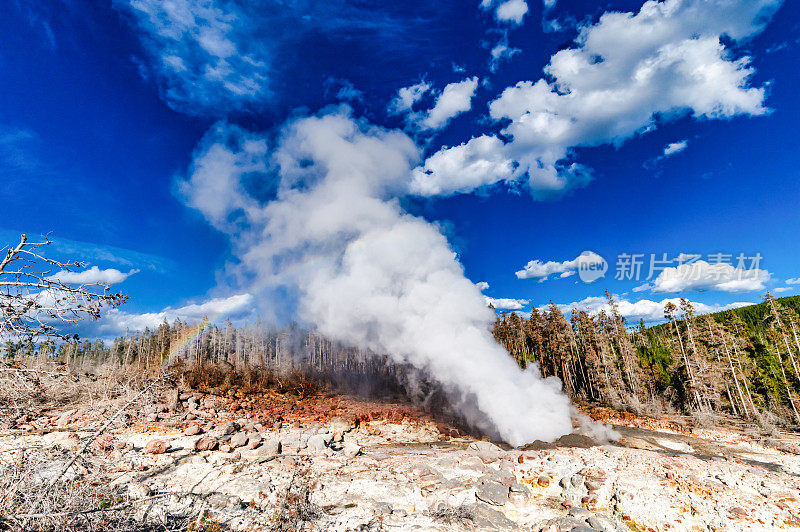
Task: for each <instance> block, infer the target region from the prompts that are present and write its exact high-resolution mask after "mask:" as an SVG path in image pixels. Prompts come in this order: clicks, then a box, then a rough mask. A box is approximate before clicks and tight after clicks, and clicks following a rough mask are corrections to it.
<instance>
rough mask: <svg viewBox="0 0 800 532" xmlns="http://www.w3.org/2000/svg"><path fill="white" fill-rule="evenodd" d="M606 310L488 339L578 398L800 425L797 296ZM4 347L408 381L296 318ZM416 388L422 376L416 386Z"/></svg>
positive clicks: (504, 330) (508, 326)
mask: <svg viewBox="0 0 800 532" xmlns="http://www.w3.org/2000/svg"><path fill="white" fill-rule="evenodd" d="M607 297H608V299H609V303H610V309H611V310H610V311H609V312H600V313H598V314H597V315H590V314H588V313H587V312H585V311H582V310H577V309H576V310H573V311H572V312H571V313H570V314H571V317H570V318H567V316H565V315H564V313H562V312H561V310H560V309H559V308H558V306H556V305H555V304H553V303H551V304H550V305H549V306H548V307H547V308H546V309H545V310H544V311H538V310H537V309H536V308H534V309H533V311H532V313H531V315H530V318H527V319H525V318H522V317H520V316H519V315H518V314H516V313H508V314H506V313H501V314H498V317H497V321H496V323H495V326H494V336H495V338H496V339H497V340H498V341H499V342H500V343H501V344H502V345H503V346H505V348H506V349H507V350H508V352H509V353H510V354H511V356H512V357H514V358H515V359H516V360H517V362H518V363H519V364H520V365H521V366H527V365H529V364H531V363H536V364H538V365H539V367H540V368H541V371H542V373H543V374H544V375H548V376H549V375H556V376H558V377H559V378H560V379H561V380H562V382H563V383H564V389H565V391H566V392H567V393H568V394H569V395H570V396H571V397H572V398H573V399H576V400H583V401H590V402H599V403H603V404H608V405H611V406H613V407H615V408H620V409H630V410H633V411H636V412H641V413H650V414H658V413H661V412H682V413H688V414H697V415H703V414H727V415H732V416H737V417H740V418H743V419H748V420H754V421H764V422H770V423H780V424H792V425H795V424H800V399H799V398H798V396H800V296H795V297H787V298H781V299H774V298H772V297H771V296H770V295H769V294H767V296H766V298H765V301H764V302H763V303H760V304H757V305H752V306H748V307H743V308H739V309H735V310H728V311H725V312H719V313H716V314H708V315H701V316H697V315H695V312H694V309H693V308H692V305H691V303H689V302H688V301H686V300H682V303H681V304H680V305H679V306H677V307H675V306H672V305H667V308H666V309H665V318H666V319H667V320H668V321H667V322H666V323H663V324H661V325H657V326H654V327H645V325H644V323H640V324H638V326H634V327H631V324H628V323H626V321H625V319H624V318H623V317H622V316H621V315H620V314H619V312H618V310H617V306H616V303H615V301H614V299H613V297H611V296H610V295H608V294H607ZM4 354H5V356H7V357H23V356H39V357H42V358H57V359H59V360H62V361H64V362H69V363H71V364H78V365H80V364H96V363H102V362H108V361H113V362H115V363H122V364H131V365H137V366H139V367H141V368H143V369H148V368H155V367H158V366H161V365H163V364H164V363H166V362H167V361H172V360H178V359H180V360H184V361H190V362H204V363H206V362H211V363H222V364H226V365H230V366H232V367H236V368H239V369H244V368H247V367H268V368H279V369H287V368H288V369H300V368H305V369H311V370H314V371H316V372H318V373H319V374H325V375H326V376H327V377H328V378H329V379H331V380H333V381H335V382H338V383H341V384H345V385H348V386H356V385H359V383H361V384H362V385H363V383H368V385H369V386H371V387H375V386H386V385H387V383H395V384H396V383H398V382H399V381H404V380H407V379H408V378H409V377H408V376H407V375H406V372H408V371H409V368H403V371H397V368H396V367H394V366H391V365H389V364H388V362H387V360H386V358H385V357H381V356H377V355H375V354H374V353H370V352H367V351H363V350H359V349H353V348H350V347H348V346H344V345H341V344H339V343H336V342H333V341H331V340H329V339H326V338H324V337H321V336H319V335H317V334H314V333H312V332H309V331H305V330H302V329H299V328H297V327H294V326H290V327H286V328H282V329H274V328H270V327H267V326H265V325H263V324H251V325H248V326H245V327H240V328H237V327H234V326H232V325H231V324H230V323H228V324H227V325H225V326H222V327H220V326H217V325H214V324H210V323H208V322H207V321H204V322H203V323H200V324H190V323H184V322H182V321H180V320H176V321H175V322H174V323H172V324H169V323H166V322H164V323H163V324H162V325H161V326H159V327H158V328H156V329H155V330H149V329H145V330H144V331H142V332H140V333H136V334H133V335H129V336H126V337H119V338H116V339H115V340H114V341H113V342H112V343H111V344H110V345H106V344H104V343H103V342H101V341H100V340H95V341H93V342H92V341H88V340H85V341H82V342H78V341H73V342H63V343H60V344H58V345H56V344H55V343H52V342H42V343H40V344H38V345H34V344H32V343H30V342H27V343H14V342H8V343H7V344H6V346H5V353H4ZM415 390H416V391H417V392H419V391H420V386H419V385H417V386H415Z"/></svg>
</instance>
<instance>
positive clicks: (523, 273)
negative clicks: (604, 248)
mask: <svg viewBox="0 0 800 532" xmlns="http://www.w3.org/2000/svg"><path fill="white" fill-rule="evenodd" d="M603 263H605V259H603V257H601V256H600V255H598V254H597V253H594V252H593V251H584V252H583V253H581V254H580V255H578V256H577V257H575V258H574V259H572V260H565V261H563V262H555V261H552V260H549V261H547V262H542V261H541V260H539V259H535V260H532V261H530V262H528V264H526V265H525V267H524V268H523V269H521V270H519V271H518V272H516V274H515V275H516V276H517V279H538V280H539V281H546V280H547V279H548V278H549V277H550V276H551V275H554V274H558V276H559V277H561V278H564V277H569V276H571V275H574V274H575V273H577V271H578V266H579V265H581V264H586V265H590V264H597V265H602V264H603Z"/></svg>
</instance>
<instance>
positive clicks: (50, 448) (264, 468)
mask: <svg viewBox="0 0 800 532" xmlns="http://www.w3.org/2000/svg"><path fill="white" fill-rule="evenodd" d="M65 406H67V407H71V408H64V407H62V408H59V409H54V410H50V411H46V412H39V413H38V414H37V415H36V416H32V415H30V414H27V415H25V414H23V415H20V416H18V417H17V418H15V419H11V420H7V423H6V426H7V427H8V428H6V429H4V430H0V467H5V468H6V469H5V471H6V474H8V471H9V469H8V468H10V467H13V464H14V463H15V461H16V463H18V462H19V460H20V454H21V453H28V454H30V453H32V452H35V453H38V455H39V457H40V464H43V465H40V466H39V467H38V468H37V469H36V471H35V472H34V473H32V474H34V475H38V476H41V477H42V478H43V479H45V480H46V479H47V478H50V477H52V476H53V475H54V474H57V472H59V471H61V470H62V469H63V467H64V466H65V465H66V464H67V463H68V461H69V460H70V459H71V458H72V457H73V456H74V455H75V454H76V452H77V451H78V450H79V449H81V448H82V446H83V445H84V443H85V442H86V441H88V440H87V438H88V437H89V436H90V435H92V434H94V433H96V429H97V427H99V426H100V425H101V424H102V417H96V416H95V417H93V416H91V415H89V414H90V413H89V411H88V410H87V409H85V408H83V409H82V408H81V406H80V405H65ZM590 414H591V415H593V416H594V417H599V418H603V419H605V420H610V421H613V422H615V428H616V429H617V431H618V432H619V434H620V436H621V437H620V438H619V440H617V441H615V442H598V441H595V440H594V439H593V438H592V437H591V436H588V435H586V434H582V433H581V431H580V430H578V431H576V433H574V434H572V435H569V436H565V437H563V438H561V439H560V440H559V441H557V442H555V443H554V444H545V443H542V442H535V443H533V444H531V445H529V446H526V447H525V448H522V449H510V448H504V447H501V446H498V445H495V444H493V443H490V442H487V441H479V440H475V439H473V438H470V437H467V436H465V435H464V434H463V433H460V432H459V431H457V430H455V429H452V428H450V427H449V426H447V425H445V424H443V423H437V422H435V421H434V420H432V419H430V418H428V417H426V416H425V415H423V414H422V413H420V412H418V411H416V410H415V409H413V408H412V407H409V406H403V405H398V404H394V403H382V402H380V401H364V400H358V399H355V398H349V397H345V396H336V395H332V394H322V395H318V396H315V397H311V398H305V399H302V398H300V397H297V396H293V395H292V394H276V393H265V394H260V395H257V396H250V397H245V396H243V395H242V394H239V395H238V396H237V394H236V393H230V394H228V395H226V396H224V397H222V396H216V395H211V394H203V393H199V392H193V391H185V392H165V393H164V394H163V395H160V396H155V397H154V398H153V399H152V401H150V402H149V404H146V405H143V406H138V407H137V406H134V407H132V409H130V413H129V414H128V417H127V418H126V419H123V421H122V422H121V423H118V424H112V425H111V426H110V428H109V429H108V430H107V431H105V432H103V433H102V434H101V435H99V436H98V437H97V439H96V440H94V441H93V443H91V444H90V445H89V447H88V449H87V450H86V451H85V452H84V453H82V455H81V458H80V459H79V460H78V461H76V463H75V465H74V466H72V467H71V468H70V469H69V472H68V475H67V476H68V477H69V478H70V479H73V480H76V481H77V480H80V481H83V482H89V483H93V485H97V484H101V485H103V486H104V487H105V488H107V489H108V490H109V491H110V492H112V493H115V494H118V498H116V499H115V502H114V503H113V504H119V505H120V506H123V505H124V506H125V508H126V511H128V512H130V514H131V516H132V517H133V518H134V520H135V522H138V523H150V525H149V526H150V527H151V528H150V529H155V528H154V527H156V525H158V524H159V523H161V526H163V528H162V529H169V523H170V522H180V523H183V524H182V525H181V526H182V527H183V529H184V530H185V529H186V526H185V524H186V523H187V522H190V526H189V529H191V530H201V529H204V530H225V529H230V530H300V529H303V530H337V531H338V530H384V529H386V530H390V529H396V530H530V531H539V530H543V531H544V530H548V531H568V530H572V531H576V532H589V531H592V530H596V531H622V530H626V531H627V530H647V531H655V530H659V531H661V530H665V531H669V530H788V529H800V520H799V519H798V516H800V455H798V453H800V445H798V442H800V439H798V438H797V437H794V436H789V435H785V434H784V435H780V434H778V435H777V436H776V435H774V434H773V435H772V436H770V437H768V438H767V437H764V436H763V435H762V434H760V433H759V432H758V431H751V432H748V431H747V430H745V429H742V428H739V427H735V426H729V427H727V428H717V429H713V430H711V429H703V430H692V429H690V428H688V427H689V425H688V423H687V422H686V420H681V419H680V418H672V420H661V421H654V420H646V419H643V418H637V417H635V416H631V415H620V414H615V413H613V412H610V411H604V410H599V409H598V410H595V411H592V412H590ZM48 475H49V477H48ZM0 497H3V496H2V495H0ZM0 503H2V500H0ZM0 508H2V505H1V504H0ZM180 519H183V521H180ZM187 519H188V521H187ZM15 522H18V521H14V520H10V519H7V520H5V521H2V522H0V529H2V523H5V524H6V526H8V527H10V528H14V524H15Z"/></svg>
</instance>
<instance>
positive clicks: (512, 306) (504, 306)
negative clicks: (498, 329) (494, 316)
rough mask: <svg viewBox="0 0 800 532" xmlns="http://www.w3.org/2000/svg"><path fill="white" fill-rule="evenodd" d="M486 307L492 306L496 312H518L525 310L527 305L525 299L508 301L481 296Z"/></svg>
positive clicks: (527, 301) (506, 299)
mask: <svg viewBox="0 0 800 532" xmlns="http://www.w3.org/2000/svg"><path fill="white" fill-rule="evenodd" d="M483 298H484V299H485V300H486V304H487V305H492V306H493V307H494V308H496V309H497V310H520V309H523V308H525V307H526V306H527V305H528V303H530V301H529V300H527V299H508V298H502V297H501V298H494V297H489V296H483Z"/></svg>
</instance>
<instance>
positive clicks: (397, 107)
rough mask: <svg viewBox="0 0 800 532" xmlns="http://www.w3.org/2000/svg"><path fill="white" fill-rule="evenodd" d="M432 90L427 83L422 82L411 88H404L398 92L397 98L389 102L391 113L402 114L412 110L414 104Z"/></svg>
mask: <svg viewBox="0 0 800 532" xmlns="http://www.w3.org/2000/svg"><path fill="white" fill-rule="evenodd" d="M430 89H431V84H430V83H428V82H427V81H420V82H419V83H416V84H414V85H411V86H409V87H402V88H401V89H399V90H398V91H397V96H395V97H394V99H393V100H392V101H391V102H389V113H391V114H401V113H407V112H409V111H411V110H412V108H413V107H414V104H415V103H417V102H418V101H419V100H420V98H422V97H423V96H424V95H425V93H426V92H428V91H429V90H430Z"/></svg>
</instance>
